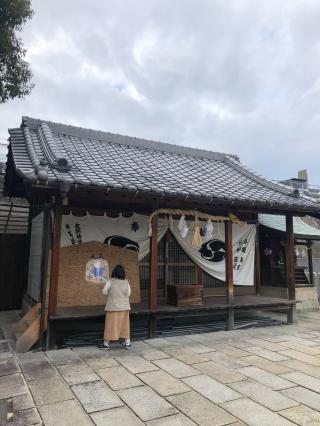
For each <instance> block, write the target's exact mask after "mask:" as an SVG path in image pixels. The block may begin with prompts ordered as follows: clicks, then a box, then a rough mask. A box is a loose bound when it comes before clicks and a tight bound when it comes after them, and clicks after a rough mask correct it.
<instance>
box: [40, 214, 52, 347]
mask: <svg viewBox="0 0 320 426" xmlns="http://www.w3.org/2000/svg"><path fill="white" fill-rule="evenodd" d="M50 232H51V229H50V209H48V208H47V209H45V210H44V212H43V222H42V244H41V245H42V247H41V292H40V293H41V294H40V295H41V315H40V332H39V345H38V347H39V349H41V350H44V349H45V345H44V340H43V333H44V330H45V323H46V321H47V311H46V303H47V300H46V299H47V281H48V255H49V245H50Z"/></svg>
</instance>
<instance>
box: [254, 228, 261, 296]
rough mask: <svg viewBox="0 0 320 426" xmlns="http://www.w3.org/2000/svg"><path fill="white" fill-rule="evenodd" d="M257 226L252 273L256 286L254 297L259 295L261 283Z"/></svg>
mask: <svg viewBox="0 0 320 426" xmlns="http://www.w3.org/2000/svg"><path fill="white" fill-rule="evenodd" d="M259 237H260V236H259V225H257V226H256V242H255V256H254V266H255V268H254V272H255V274H254V275H255V277H254V278H255V279H254V281H255V285H256V295H259V294H260V283H261V278H260V276H261V273H260V262H261V261H260V238H259Z"/></svg>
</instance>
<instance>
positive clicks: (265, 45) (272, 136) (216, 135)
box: [0, 0, 320, 183]
mask: <svg viewBox="0 0 320 426" xmlns="http://www.w3.org/2000/svg"><path fill="white" fill-rule="evenodd" d="M33 7H34V9H35V16H34V17H33V19H32V20H31V21H30V22H28V24H27V25H26V27H25V30H24V33H23V40H24V42H25V45H26V47H27V49H28V60H29V61H30V64H31V68H32V70H33V72H34V83H35V89H34V90H33V93H32V94H31V95H30V96H29V97H27V98H26V99H24V100H15V101H11V102H8V103H7V104H5V105H0V138H6V137H7V128H8V127H16V126H18V125H19V124H20V120H21V116H22V115H30V116H35V117H40V118H44V119H50V120H53V121H55V120H56V121H61V122H65V123H70V124H75V125H81V126H83V127H86V126H88V127H95V128H98V129H102V130H108V131H111V132H112V131H113V132H117V133H123V134H129V135H132V136H138V137H139V136H140V137H145V138H151V139H155V140H157V139H158V140H163V141H167V142H172V143H178V144H185V145H189V146H195V147H199V148H205V149H212V150H219V151H225V152H230V153H235V154H238V155H239V156H240V158H241V160H242V161H243V162H244V163H245V164H247V165H248V166H249V167H250V168H252V169H254V170H256V171H257V172H259V173H262V174H264V175H266V176H269V177H271V178H274V179H278V178H279V179H283V178H287V177H291V176H293V175H294V174H296V171H297V170H298V169H302V168H309V170H310V174H311V179H313V182H314V183H319V182H320V171H319V166H318V163H319V160H318V155H317V152H318V148H319V134H320V104H319V91H320V72H319V70H320V26H319V20H320V3H319V2H318V1H317V0H294V1H292V0H269V1H268V2H259V5H258V6H257V1H256V0H237V1H229V2H227V1H223V0H173V1H172V0H153V1H151V2H150V1H148V0H139V1H138V2H137V1H133V0H128V1H126V2H119V1H116V0H105V1H100V0H92V1H91V2H87V1H86V0H68V2H66V1H63V0H56V1H55V2H54V3H53V2H45V1H43V0H34V1H33ZM62 11H63V13H62Z"/></svg>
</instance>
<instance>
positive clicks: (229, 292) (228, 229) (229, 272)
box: [224, 220, 234, 330]
mask: <svg viewBox="0 0 320 426" xmlns="http://www.w3.org/2000/svg"><path fill="white" fill-rule="evenodd" d="M224 229H225V244H226V258H225V261H226V299H227V300H226V302H227V304H228V305H232V304H233V249H232V222H231V221H230V220H228V221H225V228H224ZM233 329H234V309H233V307H229V308H228V319H227V330H233Z"/></svg>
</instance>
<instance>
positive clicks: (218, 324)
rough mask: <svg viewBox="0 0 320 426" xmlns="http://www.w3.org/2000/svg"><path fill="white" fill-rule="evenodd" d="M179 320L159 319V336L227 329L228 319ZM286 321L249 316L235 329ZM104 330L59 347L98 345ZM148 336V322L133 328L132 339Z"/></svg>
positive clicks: (64, 340)
mask: <svg viewBox="0 0 320 426" xmlns="http://www.w3.org/2000/svg"><path fill="white" fill-rule="evenodd" d="M186 320H187V319H185V322H181V323H180V324H179V322H177V321H172V319H169V320H159V321H158V323H157V337H169V336H181V335H188V334H197V333H209V332H214V331H217V332H218V331H222V330H225V329H226V321H217V320H206V321H203V322H197V323H193V324H191V323H190V319H189V321H186ZM285 324H286V323H285V322H282V321H279V320H275V319H273V318H269V317H248V318H241V319H236V320H235V329H247V328H258V327H272V326H274V325H285ZM102 334H103V333H102V332H101V331H98V332H90V333H85V334H73V335H70V336H65V337H63V338H62V340H61V343H60V345H58V347H59V348H67V347H78V346H89V345H97V344H98V343H100V342H101V339H102ZM147 338H148V327H147V324H144V325H139V326H137V325H136V326H135V325H134V324H133V326H132V329H131V339H132V340H145V339H147Z"/></svg>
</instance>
